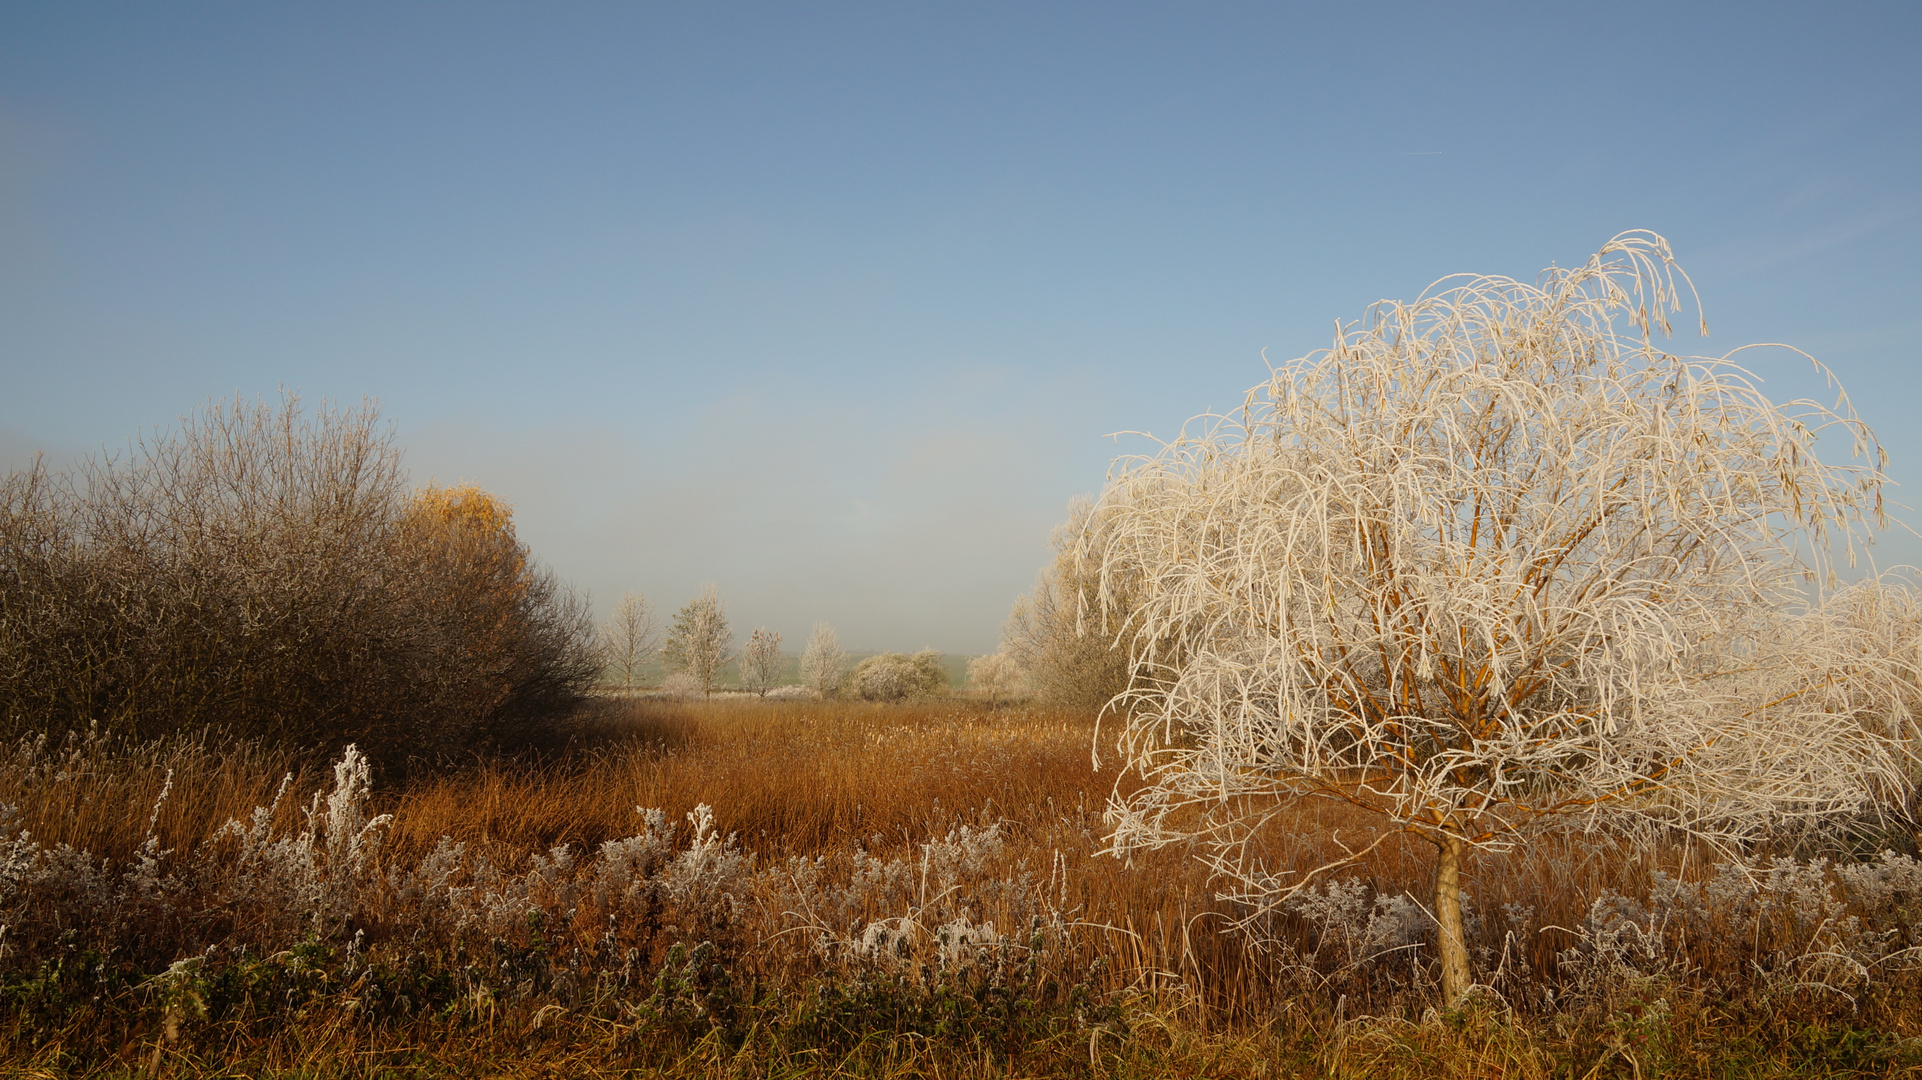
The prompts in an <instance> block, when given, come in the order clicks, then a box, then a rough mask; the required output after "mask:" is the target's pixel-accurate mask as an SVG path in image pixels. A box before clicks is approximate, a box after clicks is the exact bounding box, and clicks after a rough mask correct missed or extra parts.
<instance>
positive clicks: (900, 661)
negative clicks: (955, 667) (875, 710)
mask: <svg viewBox="0 0 1922 1080" xmlns="http://www.w3.org/2000/svg"><path fill="white" fill-rule="evenodd" d="M947 688H948V669H947V667H946V666H945V665H944V664H942V662H941V654H940V653H938V652H935V651H934V650H933V649H924V650H922V651H920V652H918V653H914V654H913V655H908V654H905V653H892V652H886V653H877V654H875V655H874V656H870V657H868V658H867V659H865V660H862V661H861V662H860V663H859V664H856V665H855V666H854V670H853V671H851V672H849V673H848V676H847V680H846V682H845V684H844V688H843V693H844V694H846V695H847V696H849V697H857V698H860V699H861V700H862V701H919V700H922V699H924V698H929V697H933V696H935V695H937V694H940V693H942V692H944V691H946V690H947Z"/></svg>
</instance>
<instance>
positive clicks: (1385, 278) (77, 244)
mask: <svg viewBox="0 0 1922 1080" xmlns="http://www.w3.org/2000/svg"><path fill="white" fill-rule="evenodd" d="M1918 55H1922V5H1916V4H1913V3H1900V4H1880V5H1876V4H1837V5H1767V4H1750V5H1726V6H1723V5H1673V4H1661V5H1655V4H1650V5H1635V4H1608V5H1581V6H1575V5H1542V4H1515V5H1485V6H1477V5H1413V4H1410V5H1344V6H1339V7H1337V6H1335V5H1301V6H1298V7H1295V8H1289V7H1286V6H1282V5H1248V6H1232V5H1214V6H1196V5H1179V6H1177V5H1153V6H1149V5H1128V4H1114V3H1110V4H1099V5H1096V4H1084V5H1066V4H1061V5H1047V4H1034V3H1024V4H1007V5H995V4H970V5H955V6H950V7H942V6H935V5H925V4H898V3H897V4H876V5H870V6H863V5H827V4H823V5H814V6H800V5H791V6H781V5H757V6H743V5H729V4H700V5H695V4H684V5H671V6H670V5H659V6H646V5H638V4H623V5H606V6H596V5H591V4H571V5H565V6H562V5H526V6H518V7H513V6H489V5H484V4H470V3H463V4H458V5H456V4H447V5H426V4H405V3H384V4H368V5H353V4H345V3H340V4H329V5H312V6H307V7H297V6H295V5H243V4H238V3H234V4H224V5H194V4H169V5H133V4H126V5H115V4H97V5H30V4H20V3H15V4H7V5H4V6H0V467H4V466H17V465H19V464H22V463H24V462H25V461H26V460H27V459H28V458H29V457H30V455H31V454H32V453H33V452H34V451H36V450H44V451H47V452H48V453H49V454H50V456H51V457H52V458H54V459H55V460H64V459H69V458H71V457H72V456H74V455H76V454H80V453H84V452H87V451H89V450H95V449H98V448H99V447H101V446H102V445H114V444H119V443H122V442H124V440H125V439H126V438H127V437H128V436H129V435H131V434H133V433H135V432H136V431H140V430H143V429H150V428H153V427H155V426H164V425H168V424H171V423H173V422H175V421H176V420H177V419H178V417H179V416H180V415H181V414H183V413H185V412H187V411H189V410H191V409H193V408H195V407H196V406H197V405H199V404H201V403H203V402H205V401H206V400H207V399H208V398H209V397H216V396H230V395H232V394H234V393H235V392H239V393H241V394H244V395H247V396H250V397H252V396H256V395H267V396H272V395H274V394H275V393H276V392H277V389H278V388H279V387H281V386H288V387H292V388H295V389H297V390H299V391H300V392H301V393H302V394H304V395H305V396H306V397H307V398H309V399H318V398H338V399H344V400H348V401H353V400H357V399H359V398H361V397H363V396H367V397H373V398H376V399H378V400H379V402H380V403H381V406H382V408H383V412H384V414H385V415H386V416H387V417H388V418H389V419H391V420H392V421H393V422H394V423H395V425H396V427H397V430H398V433H399V437H400V440H401V441H402V443H404V445H405V446H406V447H407V455H408V462H409V465H410V467H411V469H412V471H413V473H414V475H415V476H416V478H418V479H421V480H425V479H427V478H429V477H435V478H438V479H440V480H442V481H453V480H462V479H466V480H473V481H475V482H477V483H479V484H481V485H482V486H484V487H487V488H489V489H491V490H493V491H495V492H497V493H499V494H501V495H502V496H503V497H505V498H507V499H508V500H509V501H511V502H512V503H513V504H514V506H515V507H516V520H517V522H518V524H519V526H520V529H521V533H522V536H523V537H524V538H525V539H527V540H528V541H529V542H530V543H531V544H532V545H533V547H534V549H535V551H536V552H537V554H539V555H540V556H541V557H542V558H543V559H544V560H546V561H547V562H548V563H550V564H551V565H552V566H554V567H555V568H556V569H557V570H558V571H559V573H560V574H561V575H562V576H563V577H564V578H566V579H568V580H570V581H571V582H573V583H574V584H575V585H577V586H578V587H580V588H583V589H585V590H587V591H588V592H589V593H590V594H591V595H592V596H593V597H594V599H595V601H596V603H597V606H598V607H599V608H601V609H603V610H604V609H605V608H606V607H607V606H609V605H610V604H611V603H612V601H613V600H614V599H615V598H616V597H617V596H618V595H619V593H620V592H621V591H622V590H623V589H634V590H640V591H645V592H646V593H647V594H648V595H649V596H650V597H653V598H655V599H656V600H657V601H658V602H659V603H660V604H661V606H663V607H665V608H669V609H671V608H673V607H676V606H678V605H679V604H680V603H682V602H683V601H685V600H686V599H688V598H689V597H691V596H693V595H694V594H695V593H696V592H697V590H698V589H699V587H700V585H701V584H702V583H703V582H710V581H711V582H714V583H715V584H716V585H717V586H718V587H719V588H720V591H721V594H722V596H723V598H724V599H725V600H727V601H728V603H729V606H730V611H731V614H732V616H733V618H734V621H735V623H736V624H737V625H738V626H740V627H741V628H742V629H743V630H745V629H746V628H748V627H750V626H753V625H758V624H767V625H769V626H771V627H773V628H774V629H776V630H778V631H780V632H781V633H782V634H784V635H787V636H788V639H789V641H791V642H795V643H797V644H798V642H799V640H800V639H801V638H803V637H804V636H805V634H806V631H807V628H808V626H809V625H810V624H811V623H812V622H814V621H816V620H826V621H828V622H831V623H833V624H834V625H835V626H836V627H837V628H838V629H839V630H840V632H841V635H842V638H843V640H844V641H845V642H847V643H848V644H849V645H851V646H854V647H857V648H898V649H916V648H920V647H923V646H932V647H934V648H938V649H943V650H947V651H957V652H963V651H965V652H978V651H985V650H988V649H991V648H993V647H994V644H995V642H996V639H997V636H998V631H999V626H1000V623H1001V621H1002V619H1003V618H1004V617H1005V616H1006V613H1007V610H1008V606H1009V603H1010V602H1011V601H1012V600H1013V598H1014V596H1015V595H1016V594H1017V593H1019V592H1021V591H1023V590H1024V589H1026V588H1027V587H1028V585H1029V583H1030V581H1031V580H1032V577H1033V575H1034V573H1035V571H1036V570H1037V569H1039V568H1040V566H1041V565H1042V564H1043V563H1044V562H1045V561H1046V559H1047V550H1048V549H1047V534H1048V530H1049V528H1050V527H1051V526H1052V525H1054V524H1055V523H1056V522H1057V521H1059V520H1060V519H1061V517H1062V516H1063V510H1064V507H1065V505H1066V502H1067V500H1068V499H1069V498H1070V497H1071V496H1073V495H1075V494H1077V493H1084V492H1093V491H1095V490H1097V489H1098V488H1099V487H1100V485H1101V483H1102V479H1103V477H1104V475H1105V473H1106V469H1107V467H1108V462H1109V461H1110V459H1111V458H1112V457H1113V456H1114V455H1115V454H1117V453H1118V452H1122V451H1124V450H1130V449H1140V448H1141V446H1140V444H1139V443H1134V444H1130V443H1128V442H1127V441H1126V440H1124V441H1123V442H1122V443H1120V444H1117V443H1116V442H1115V441H1113V440H1110V439H1108V438H1107V436H1108V435H1109V434H1110V433H1113V432H1118V431H1127V430H1145V431H1150V432H1153V433H1156V434H1171V433H1173V432H1174V431H1175V430H1176V429H1177V428H1178V427H1179V426H1180V424H1181V422H1182V420H1184V419H1185V418H1186V417H1188V416H1190V415H1192V414H1195V413H1198V412H1201V411H1203V410H1205V409H1208V408H1225V407H1229V406H1232V405H1234V404H1237V403H1238V402H1239V401H1240V398H1241V394H1242V392H1243V391H1244V390H1245V389H1246V388H1247V387H1248V386H1249V385H1251V384H1252V383H1254V382H1257V381H1259V380H1260V379H1261V378H1262V377H1263V375H1264V372H1265V370H1266V369H1265V367H1264V366H1263V359H1262V357H1263V350H1266V351H1267V355H1268V357H1269V358H1270V359H1272V360H1275V361H1281V360H1285V359H1288V358H1291V357H1294V356H1297V355H1300V354H1302V353H1305V352H1308V351H1310V350H1313V349H1316V348H1320V347H1322V346H1323V345H1325V344H1326V342H1327V340H1328V339H1329V337H1330V336H1331V334H1332V330H1333V326H1334V324H1335V321H1336V320H1338V319H1353V318H1355V317H1357V316H1358V315H1360V314H1361V312H1362V311H1363V309H1364V308H1365V307H1366V306H1367V304H1368V303H1370V302H1371V301H1374V300H1376V299H1379V298H1382V297H1412V296H1413V295H1415V294H1417V293H1419V292H1420V291H1421V289H1422V288H1423V287H1424V286H1426V285H1427V284H1428V283H1429V282H1430V281H1432V280H1434V279H1435V278H1438V277H1441V276H1442V275H1444V274H1447V273H1451V272H1457V271H1475V272H1483V273H1499V274H1509V275H1513V276H1516V277H1521V278H1532V277H1533V276H1534V275H1535V273H1536V272H1537V271H1538V270H1539V269H1541V268H1542V267H1543V266H1545V265H1547V264H1548V263H1550V262H1557V263H1561V264H1564V265H1566V264H1568V263H1572V262H1579V261H1580V260H1581V259H1582V258H1584V257H1585V256H1586V255H1587V254H1588V253H1590V252H1592V251H1593V250H1594V249H1595V248H1596V247H1598V246H1599V245H1600V244H1602V243H1603V242H1604V241H1606V240H1607V239H1608V238H1609V237H1610V236H1612V235H1614V234H1615V233H1617V232H1620V231H1622V230H1625V229H1631V228H1648V229H1654V230H1656V231H1659V232H1661V233H1663V234H1665V235H1666V236H1668V237H1669V239H1670V240H1671V241H1672V242H1673V244H1674V245H1675V248H1676V251H1677V254H1678V256H1679V257H1680V259H1681V261H1682V264H1683V266H1684V267H1685V268H1686V269H1687V270H1688V271H1689V272H1690V274H1691V275H1692V276H1693V277H1694V279H1695V281H1696V283H1697V285H1698V287H1699V289H1700V291H1701V295H1702V300H1703V304H1704V307H1705V309H1706V312H1707V316H1708V321H1709V327H1710V330H1711V332H1712V335H1713V336H1712V337H1711V338H1709V339H1708V340H1707V341H1698V340H1695V339H1694V338H1693V337H1692V336H1691V337H1690V338H1687V339H1684V340H1682V341H1680V342H1678V343H1677V346H1676V347H1677V349H1678V351H1690V352H1703V353H1718V354H1719V353H1721V352H1723V351H1725V350H1727V349H1731V348H1734V347H1735V346H1737V345H1740V344H1744V343H1747V342H1751V341H1784V342H1788V343H1791V344H1794V345H1797V346H1799V347H1801V348H1804V349H1806V350H1808V351H1809V352H1811V353H1813V354H1815V355H1816V356H1817V357H1819V358H1821V359H1822V360H1823V361H1825V362H1826V363H1828V364H1829V365H1830V366H1831V367H1832V368H1833V369H1834V370H1835V371H1836V372H1837V374H1838V375H1839V376H1840V377H1841V379H1842V381H1843V383H1844V384H1845V385H1846V386H1847V387H1848V388H1849V389H1850V390H1851V392H1852V393H1853V394H1854V396H1855V398H1856V401H1857V404H1858V407H1859V408H1860V410H1861V412H1862V413H1863V415H1864V416H1865V417H1866V418H1867V419H1868V420H1869V422H1870V423H1871V424H1872V425H1873V426H1875V427H1876V428H1877V430H1878V431H1879V433H1880V434H1881V435H1882V437H1883V438H1884V440H1885V442H1886V443H1887V444H1888V447H1889V450H1890V453H1891V456H1892V459H1893V460H1892V463H1891V467H1890V471H1891V473H1892V474H1893V476H1894V477H1895V478H1896V479H1897V480H1898V481H1899V482H1901V483H1902V484H1903V485H1904V486H1905V491H1904V492H1898V494H1897V498H1898V499H1899V500H1901V501H1905V502H1910V503H1915V502H1918V501H1922V500H1919V499H1918V498H1917V496H1916V495H1915V493H1914V491H1913V489H1914V488H1916V487H1917V486H1922V438H1918V436H1917V435H1916V433H1915V432H1916V431H1917V430H1918V425H1916V424H1915V423H1914V422H1913V421H1912V419H1911V414H1913V413H1914V412H1915V411H1916V410H1917V407H1918V405H1922V394H1918V391H1919V390H1922V374H1918V365H1917V361H1918V360H1919V359H1922V307H1919V306H1918V302H1917V298H1918V294H1919V293H1922V243H1918V241H1922V63H1917V61H1916V57H1917V56H1918ZM1759 371H1760V373H1761V374H1762V375H1763V376H1764V377H1765V378H1767V379H1768V382H1767V389H1768V390H1769V391H1770V393H1771V394H1773V395H1774V396H1777V397H1781V398H1788V397H1794V396H1798V395H1800V394H1803V393H1807V392H1812V391H1814V390H1817V389H1819V385H1817V384H1814V383H1812V382H1811V381H1810V380H1809V378H1808V377H1807V376H1806V375H1805V374H1804V373H1803V372H1802V371H1800V370H1799V369H1797V368H1795V367H1794V366H1792V365H1791V364H1790V363H1788V362H1787V361H1785V360H1782V359H1769V360H1766V361H1764V362H1761V363H1760V364H1759ZM1909 516H1910V518H1911V520H1916V516H1915V515H1914V514H1911V515H1909ZM1878 558H1880V559H1881V560H1882V561H1885V562H1888V561H1897V562H1917V561H1922V546H1919V545H1917V544H1916V543H1915V542H1914V541H1913V540H1912V539H1892V540H1890V541H1889V542H1887V543H1886V544H1885V545H1884V550H1883V551H1882V552H1881V553H1880V554H1879V555H1878Z"/></svg>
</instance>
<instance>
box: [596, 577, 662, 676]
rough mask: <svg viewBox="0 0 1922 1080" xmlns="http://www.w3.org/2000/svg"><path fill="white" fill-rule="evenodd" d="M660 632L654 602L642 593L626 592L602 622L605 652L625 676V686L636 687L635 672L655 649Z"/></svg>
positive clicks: (604, 657)
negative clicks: (648, 600)
mask: <svg viewBox="0 0 1922 1080" xmlns="http://www.w3.org/2000/svg"><path fill="white" fill-rule="evenodd" d="M659 636H660V631H659V629H658V628H657V627H656V626H655V625H654V606H653V605H652V604H650V603H648V602H647V597H646V596H643V595H642V594H640V593H632V592H631V593H624V594H622V596H621V602H620V603H618V604H616V605H614V611H613V612H612V613H611V614H609V615H608V617H607V621H606V622H604V623H602V624H601V634H600V637H601V656H602V658H603V660H604V661H605V662H606V664H607V666H608V667H609V668H611V669H612V670H613V671H614V672H615V673H616V674H618V675H620V677H621V689H622V690H623V691H629V690H632V689H634V673H635V672H636V671H639V670H640V668H641V664H642V663H644V662H645V661H646V660H647V657H648V655H649V654H651V653H652V652H653V651H654V642H655V639H656V638H657V637H659Z"/></svg>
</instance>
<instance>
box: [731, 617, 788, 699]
mask: <svg viewBox="0 0 1922 1080" xmlns="http://www.w3.org/2000/svg"><path fill="white" fill-rule="evenodd" d="M780 678H781V635H779V634H777V633H775V632H774V631H772V630H769V629H767V628H766V627H761V628H759V629H756V630H755V631H754V632H753V633H752V634H749V635H748V638H747V648H746V649H745V650H743V651H742V653H741V686H742V687H743V688H745V689H748V690H752V691H754V692H755V693H756V694H759V695H761V696H762V697H766V696H767V692H768V691H769V690H770V689H772V688H773V686H774V684H775V683H776V682H778V681H780Z"/></svg>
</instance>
